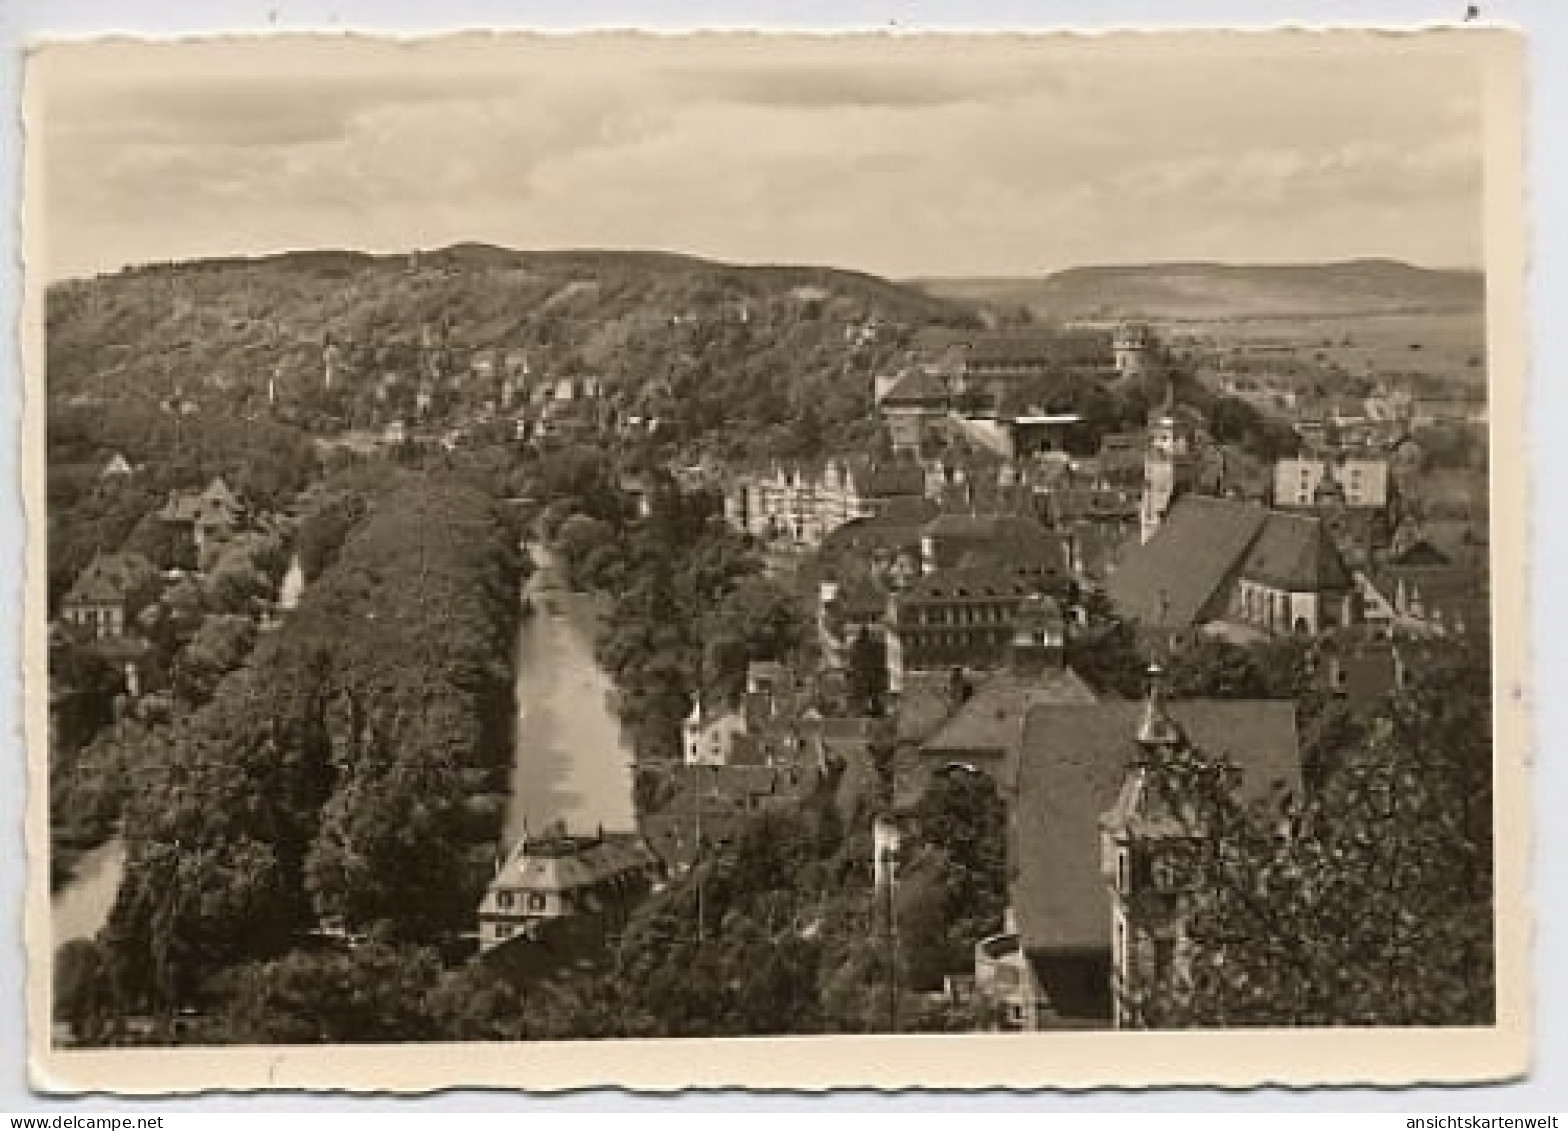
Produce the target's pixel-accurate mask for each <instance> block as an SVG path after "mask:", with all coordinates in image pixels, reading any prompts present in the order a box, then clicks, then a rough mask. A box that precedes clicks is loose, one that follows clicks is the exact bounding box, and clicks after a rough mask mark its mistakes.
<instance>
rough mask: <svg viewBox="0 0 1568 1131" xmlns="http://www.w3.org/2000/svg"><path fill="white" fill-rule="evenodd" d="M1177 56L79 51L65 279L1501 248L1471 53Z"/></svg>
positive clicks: (48, 127) (556, 49)
mask: <svg viewBox="0 0 1568 1131" xmlns="http://www.w3.org/2000/svg"><path fill="white" fill-rule="evenodd" d="M1150 38H1151V37H1129V38H1126V39H1118V40H1114V41H1074V40H1037V41H1018V40H1010V39H1003V38H997V39H984V38H981V39H975V40H968V41H965V42H964V43H963V44H962V47H961V49H960V48H959V45H957V44H955V43H953V42H952V41H943V40H918V39H917V40H912V41H904V40H887V41H881V42H880V43H873V44H867V43H860V44H858V45H857V44H856V43H854V42H848V43H846V42H844V41H842V40H836V39H831V38H824V39H819V40H807V39H791V40H773V41H763V40H758V39H756V38H751V39H741V40H726V39H722V38H716V37H697V38H693V39H673V40H640V41H639V40H628V39H624V38H613V37H611V38H605V39H601V40H570V39H563V40H548V39H544V40H507V39H497V40H493V41H470V40H457V41H437V42H434V43H430V44H425V45H421V46H419V47H417V48H414V47H408V46H403V45H399V46H388V45H385V44H376V43H373V42H367V41H355V42H354V43H353V45H352V47H344V48H343V49H342V50H338V51H329V50H323V49H322V48H321V45H319V44H315V43H310V42H307V41H298V40H296V41H289V42H284V43H273V44H269V45H268V46H267V47H265V48H257V49H255V50H253V51H250V52H246V53H244V54H243V55H240V56H232V55H231V56H226V55H224V54H223V53H222V52H218V51H214V50H210V49H208V48H207V47H206V46H201V47H199V48H198V47H197V46H191V45H186V46H185V47H184V48H177V47H169V46H160V47H157V48H152V47H146V46H144V47H143V48H142V49H141V50H139V51H137V50H130V49H129V48H126V47H124V45H121V51H122V55H121V57H120V59H119V65H117V66H113V67H103V66H96V67H95V66H94V65H93V52H92V51H91V50H90V49H82V52H81V53H80V54H73V55H72V57H71V58H70V59H68V60H61V61H57V62H56V64H55V65H53V67H52V69H51V70H50V71H49V74H48V78H49V83H48V87H47V91H48V95H49V97H48V98H47V100H46V113H45V116H44V130H45V131H46V134H47V141H48V145H47V155H48V158H47V165H46V181H47V192H48V195H49V214H50V216H51V221H52V224H53V232H52V235H53V237H54V238H53V239H52V241H51V244H52V248H51V254H52V257H53V259H54V263H53V265H52V270H53V271H54V272H56V273H59V272H80V271H84V270H86V271H90V270H100V269H106V268H113V267H116V266H119V265H120V264H122V263H125V262H133V261H140V260H147V259H164V258H170V257H175V256H188V255H199V254H205V255H219V254H230V253H236V252H239V253H245V252H253V251H263V250H275V249H279V248H283V247H289V246H306V245H311V244H328V245H333V246H364V247H369V248H373V249H382V250H396V249H400V248H406V247H411V246H431V245H433V244H436V243H439V242H446V241H451V240H459V239H477V240H486V241H491V242H498V243H511V244H514V245H518V246H570V245H594V246H651V247H666V248H675V249H682V250H690V251H693V252H697V253H699V254H705V255H710V256H715V257H718V258H728V259H737V260H745V261H756V260H766V261H773V262H778V261H821V262H832V263H838V264H843V265H847V266H856V267H861V268H865V269H868V270H872V271H877V272H881V273H885V274H892V275H912V274H933V273H980V274H1004V273H1013V272H1019V271H1034V270H1039V269H1041V268H1043V267H1047V266H1065V265H1069V264H1071V263H1073V262H1096V261H1117V262H1126V261H1136V260H1140V259H1151V258H1162V257H1168V256H1172V255H1175V256H1178V257H1183V258H1214V259H1226V258H1245V259H1249V260H1259V259H1270V258H1301V257H1302V256H1303V254H1307V255H1308V257H1311V255H1310V253H1311V250H1312V248H1313V247H1314V246H1315V247H1318V248H1321V249H1322V254H1325V255H1327V254H1333V255H1382V254H1391V255H1399V256H1403V257H1406V258H1414V259H1417V260H1420V261H1426V262H1460V261H1464V260H1466V259H1469V258H1474V257H1475V256H1477V255H1478V254H1479V251H1478V237H1477V235H1476V231H1477V226H1478V225H1477V222H1476V217H1477V215H1478V213H1479V207H1480V204H1479V200H1480V175H1479V160H1478V154H1479V147H1480V136H1481V135H1480V129H1481V126H1480V108H1479V98H1478V86H1477V84H1476V83H1474V82H1472V81H1471V80H1472V79H1473V78H1474V76H1473V74H1471V73H1470V72H1469V71H1468V70H1467V68H1466V67H1465V66H1461V65H1458V64H1456V62H1455V59H1454V58H1453V57H1452V51H1451V50H1450V49H1449V48H1446V47H1445V48H1443V49H1442V50H1436V49H1430V50H1429V49H1426V48H1424V47H1423V48H1422V49H1419V50H1412V41H1397V40H1391V41H1390V42H1389V44H1387V45H1386V46H1384V47H1382V48H1381V49H1379V47H1378V45H1377V44H1376V43H1369V42H1360V43H1358V45H1357V46H1356V48H1355V49H1354V50H1350V51H1347V52H1345V53H1336V52H1334V51H1331V50H1329V51H1326V50H1324V49H1323V45H1322V44H1321V42H1313V43H1305V42H1303V43H1299V44H1296V45H1295V46H1292V45H1290V44H1286V43H1283V42H1282V40H1281V39H1279V38H1274V37H1267V36H1265V37H1256V38H1248V37H1230V38H1229V39H1227V40H1226V41H1224V42H1220V41H1210V45H1209V46H1208V47H1205V48H1204V50H1201V51H1197V50H1194V51H1184V52H1179V53H1175V52H1171V51H1170V50H1168V49H1159V50H1157V49H1155V46H1154V45H1153V44H1151V43H1150V42H1149V40H1150ZM1283 38H1288V37H1283ZM1423 42H1427V41H1423ZM127 51H128V52H129V53H128V54H126V53H124V52H127ZM1390 197H1391V198H1392V199H1393V201H1394V205H1393V206H1389V205H1388V204H1386V203H1385V200H1386V198H1390ZM1358 216H1365V217H1375V219H1376V223H1369V222H1365V221H1361V220H1358V219H1357V217H1358Z"/></svg>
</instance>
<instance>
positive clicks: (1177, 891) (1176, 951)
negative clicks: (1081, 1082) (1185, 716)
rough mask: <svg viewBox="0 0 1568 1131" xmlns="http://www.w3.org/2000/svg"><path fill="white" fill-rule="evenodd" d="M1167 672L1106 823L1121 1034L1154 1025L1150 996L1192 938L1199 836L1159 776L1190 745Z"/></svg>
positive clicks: (1153, 693)
mask: <svg viewBox="0 0 1568 1131" xmlns="http://www.w3.org/2000/svg"><path fill="white" fill-rule="evenodd" d="M1166 690H1167V689H1166V676H1165V670H1164V669H1163V668H1162V667H1161V666H1160V665H1159V664H1158V663H1152V664H1150V665H1149V669H1148V691H1147V693H1146V695H1145V697H1144V704H1143V712H1142V715H1141V717H1140V719H1139V722H1138V730H1137V733H1136V734H1135V735H1134V736H1133V737H1134V740H1135V744H1136V752H1135V753H1134V754H1133V756H1132V762H1131V764H1130V765H1129V766H1128V767H1127V771H1126V774H1125V776H1124V778H1123V781H1122V787H1121V792H1120V793H1119V794H1118V796H1117V799H1116V804H1115V805H1114V806H1113V807H1112V808H1111V809H1110V811H1109V812H1107V813H1106V814H1105V815H1104V816H1103V817H1102V818H1101V819H1100V837H1101V842H1102V847H1101V854H1102V858H1103V861H1104V873H1105V879H1106V883H1107V886H1108V887H1109V889H1110V903H1111V1004H1112V1017H1113V1020H1114V1022H1115V1024H1116V1027H1117V1028H1131V1027H1138V1026H1141V1025H1143V1024H1146V1023H1147V1015H1146V1012H1145V1010H1146V1007H1147V1005H1148V1004H1149V1002H1150V1000H1151V994H1153V993H1157V992H1159V991H1161V990H1163V989H1168V987H1169V984H1170V980H1171V978H1172V977H1173V975H1174V973H1175V971H1176V963H1177V962H1178V961H1179V958H1180V948H1181V946H1182V942H1183V937H1184V932H1185V917H1186V912H1187V900H1186V898H1185V891H1186V883H1187V878H1188V875H1189V873H1190V869H1188V868H1186V867H1185V866H1184V858H1185V857H1184V854H1185V853H1187V852H1190V851H1191V849H1192V847H1193V842H1194V837H1195V833H1196V830H1195V829H1194V828H1192V827H1191V822H1189V821H1188V820H1186V819H1185V817H1186V814H1184V813H1183V812H1182V806H1181V804H1180V799H1178V798H1172V797H1171V796H1170V795H1169V793H1168V792H1167V790H1166V789H1165V787H1164V783H1163V781H1162V780H1161V776H1160V773H1159V766H1160V763H1161V762H1162V761H1163V760H1164V759H1166V758H1168V757H1170V756H1171V754H1173V753H1174V752H1175V751H1177V750H1179V749H1180V748H1181V747H1182V746H1183V745H1184V744H1185V742H1186V738H1185V736H1184V734H1183V732H1182V728H1181V727H1180V726H1179V725H1178V724H1177V722H1176V721H1175V720H1174V719H1173V718H1172V717H1171V714H1170V710H1169V708H1168V706H1167V704H1166Z"/></svg>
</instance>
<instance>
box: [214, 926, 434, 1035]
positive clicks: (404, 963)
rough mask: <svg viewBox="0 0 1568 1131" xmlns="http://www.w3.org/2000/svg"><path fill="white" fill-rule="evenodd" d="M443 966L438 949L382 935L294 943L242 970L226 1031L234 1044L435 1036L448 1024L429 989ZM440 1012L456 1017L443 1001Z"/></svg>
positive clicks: (236, 979) (230, 1002)
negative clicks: (339, 944) (333, 945)
mask: <svg viewBox="0 0 1568 1131" xmlns="http://www.w3.org/2000/svg"><path fill="white" fill-rule="evenodd" d="M439 972H440V963H439V961H438V960H437V958H436V955H435V954H434V952H432V951H429V950H423V949H419V948H413V947H392V946H388V945H386V944H384V943H379V942H371V943H366V944H361V945H358V946H355V947H353V948H351V949H346V950H339V949H329V950H323V951H314V952H313V951H303V950H299V951H294V952H293V953H291V954H288V955H286V956H284V957H282V958H279V959H277V960H275V961H272V962H267V963H262V964H259V965H254V966H248V967H244V968H242V969H240V970H238V971H236V972H235V974H234V975H233V978H232V988H231V990H230V994H229V999H228V1004H227V1008H226V1009H225V1011H224V1016H223V1028H224V1032H225V1036H226V1037H227V1038H228V1039H229V1040H230V1041H231V1042H233V1043H235V1044H352V1043H364V1042H388V1041H426V1040H434V1039H436V1038H437V1037H438V1036H439V1035H441V1031H440V1027H439V1024H438V1022H437V1021H435V1020H434V1019H433V1018H432V1016H431V1013H432V1011H431V1009H430V1008H429V1004H428V1003H427V1001H426V995H427V994H430V993H431V992H432V991H434V990H435V989H436V988H437V979H438V975H439ZM440 1016H441V1017H442V1018H443V1019H445V1020H447V1021H450V1017H449V1014H448V1013H447V1012H446V1011H445V1008H444V1007H443V1009H442V1012H441V1013H440Z"/></svg>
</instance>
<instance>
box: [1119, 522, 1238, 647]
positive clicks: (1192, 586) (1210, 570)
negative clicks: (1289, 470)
mask: <svg viewBox="0 0 1568 1131" xmlns="http://www.w3.org/2000/svg"><path fill="white" fill-rule="evenodd" d="M1268 516H1269V512H1268V511H1267V510H1265V509H1264V508H1262V507H1259V506H1254V505H1252V504H1249V503H1239V502H1232V501H1230V500H1228V499H1212V498H1207V497H1204V496H1199V495H1188V496H1186V497H1184V498H1181V499H1178V500H1177V502H1176V505H1175V506H1174V507H1172V508H1171V512H1170V514H1169V515H1168V516H1167V517H1166V520H1165V521H1164V522H1163V523H1162V524H1161V525H1160V528H1159V529H1158V530H1157V531H1155V533H1154V536H1153V537H1152V538H1150V539H1149V541H1147V542H1145V543H1144V544H1143V545H1141V546H1138V547H1135V548H1133V549H1132V550H1131V551H1129V552H1128V553H1127V555H1126V556H1125V558H1124V559H1123V561H1122V563H1121V564H1120V565H1119V566H1118V567H1117V570H1116V572H1115V573H1114V574H1112V575H1111V577H1110V579H1109V580H1108V581H1107V583H1106V592H1107V593H1108V594H1109V596H1110V598H1111V600H1112V602H1114V603H1115V605H1116V607H1117V608H1118V609H1119V610H1120V611H1121V613H1122V615H1123V616H1125V617H1127V618H1129V619H1130V620H1134V621H1137V622H1139V623H1140V624H1143V625H1145V626H1146V627H1149V628H1160V629H1178V628H1188V627H1191V626H1192V625H1195V624H1199V623H1201V622H1202V621H1204V620H1207V619H1210V617H1211V616H1212V615H1214V614H1216V613H1217V611H1218V610H1217V609H1216V608H1215V607H1214V606H1215V605H1216V604H1217V602H1219V601H1220V600H1222V599H1223V597H1222V590H1223V587H1224V586H1225V584H1226V582H1227V581H1229V580H1230V578H1231V577H1233V576H1234V575H1235V574H1236V572H1237V571H1238V570H1239V569H1240V566H1241V562H1242V559H1243V557H1244V556H1245V555H1246V553H1247V550H1248V548H1249V547H1251V545H1252V543H1253V541H1254V540H1255V539H1256V538H1257V537H1258V535H1259V534H1260V533H1261V532H1262V530H1263V527H1264V524H1265V523H1266V522H1267V521H1268Z"/></svg>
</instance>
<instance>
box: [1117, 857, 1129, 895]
mask: <svg viewBox="0 0 1568 1131" xmlns="http://www.w3.org/2000/svg"><path fill="white" fill-rule="evenodd" d="M1131 879H1132V876H1131V872H1130V869H1129V867H1128V860H1127V850H1126V849H1125V848H1118V849H1117V850H1116V890H1117V891H1119V892H1121V893H1122V894H1123V895H1127V894H1129V884H1130V882H1131Z"/></svg>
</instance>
